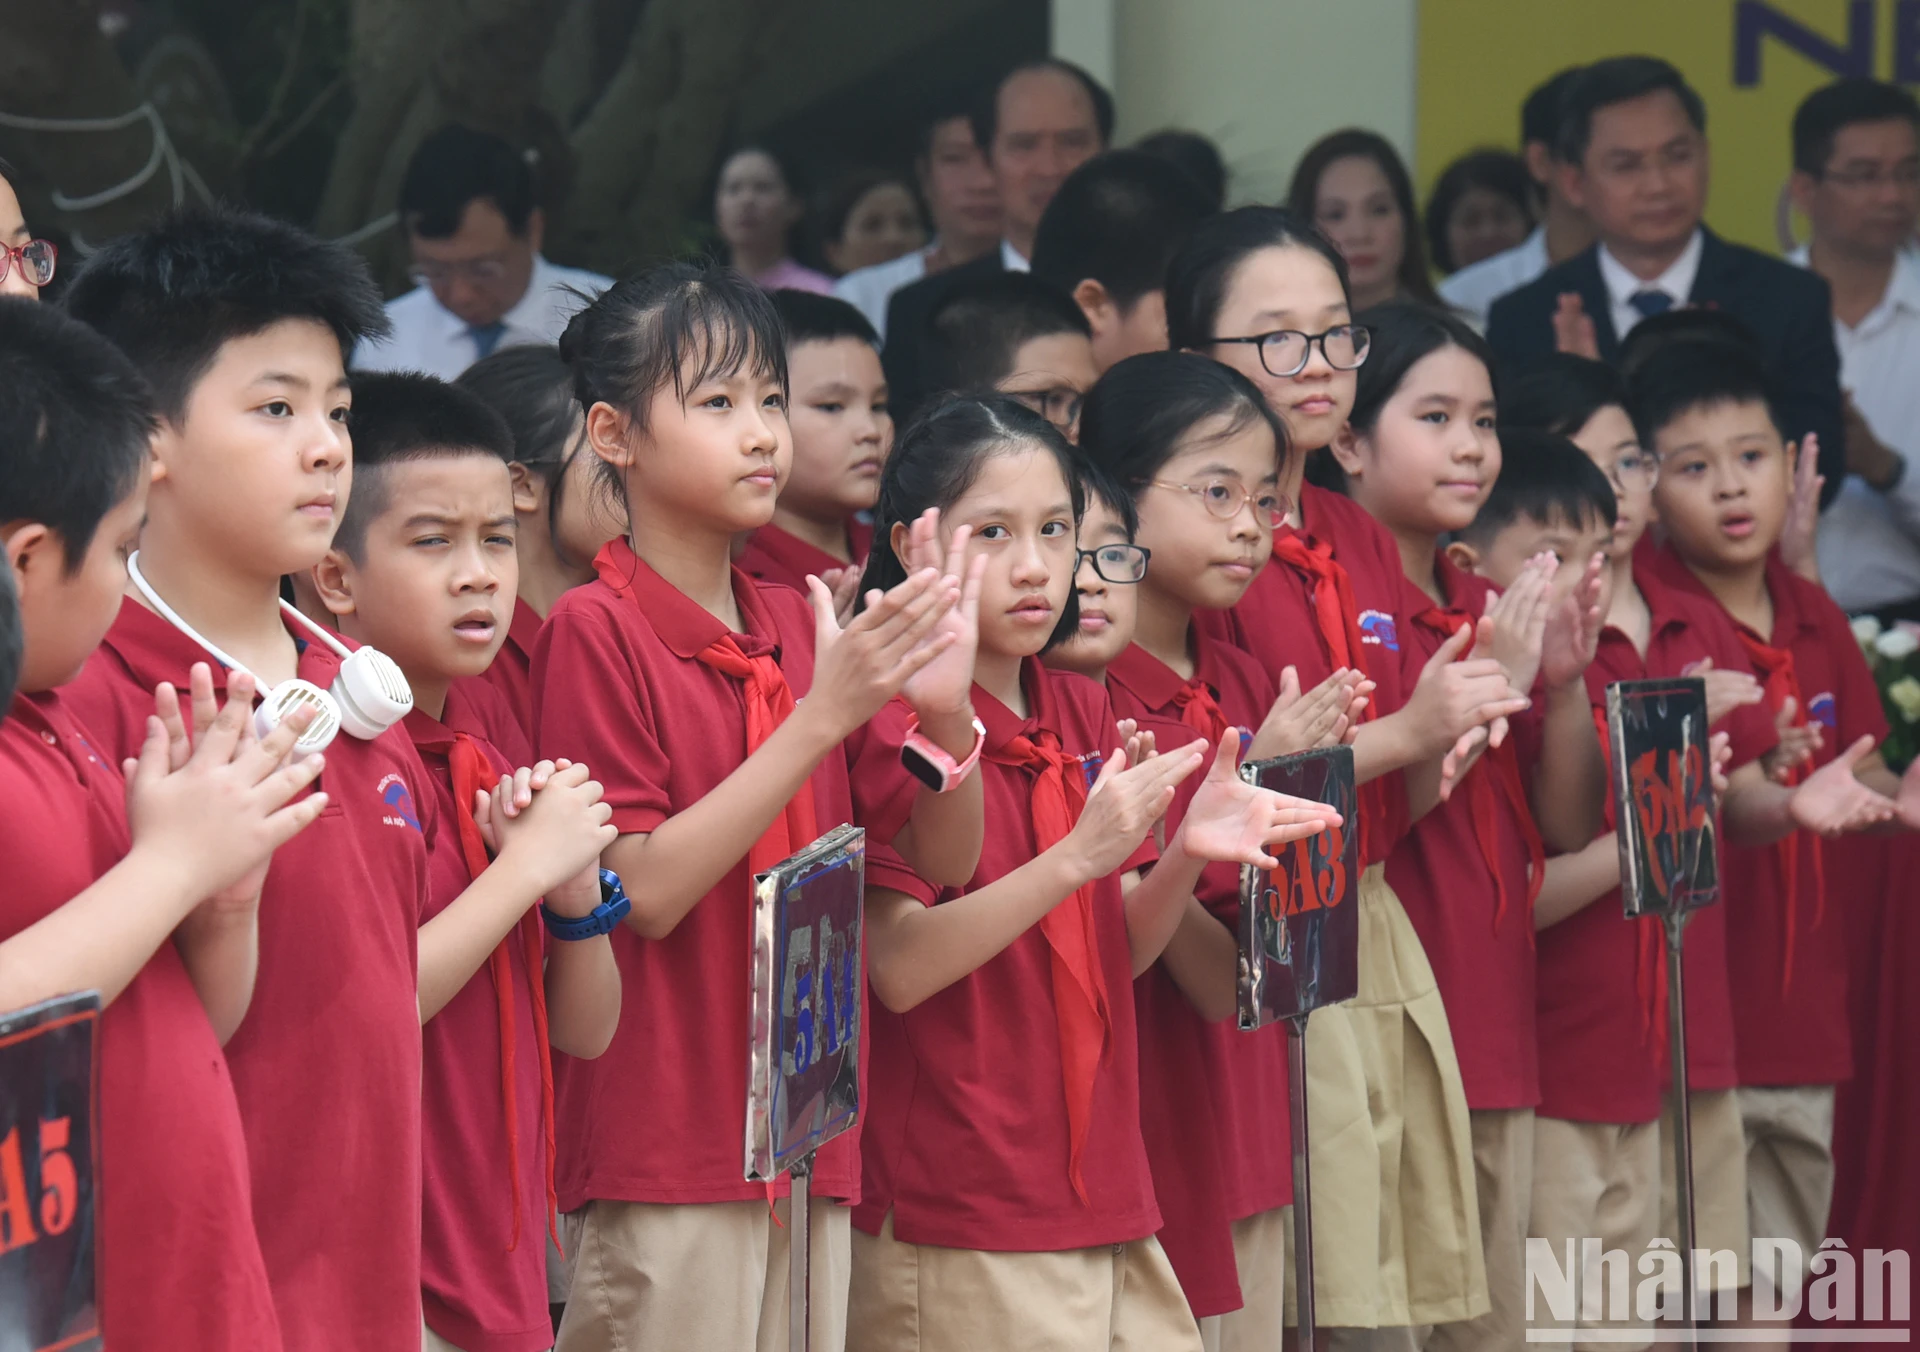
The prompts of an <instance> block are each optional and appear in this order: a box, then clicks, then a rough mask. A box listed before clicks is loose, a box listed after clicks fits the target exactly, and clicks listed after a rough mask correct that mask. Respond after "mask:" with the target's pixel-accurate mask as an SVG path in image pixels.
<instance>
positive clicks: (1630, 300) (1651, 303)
mask: <svg viewBox="0 0 1920 1352" xmlns="http://www.w3.org/2000/svg"><path fill="white" fill-rule="evenodd" d="M1627 304H1629V305H1631V306H1632V307H1633V308H1634V309H1636V310H1638V311H1639V312H1640V317H1641V318H1642V319H1652V318H1653V317H1654V316H1655V315H1663V314H1665V313H1666V312H1667V311H1669V310H1671V309H1672V308H1673V297H1672V296H1669V295H1668V294H1667V293H1666V292H1664V291H1636V292H1634V293H1633V294H1632V295H1631V296H1628V297H1627Z"/></svg>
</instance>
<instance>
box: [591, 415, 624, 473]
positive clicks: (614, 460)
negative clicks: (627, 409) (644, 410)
mask: <svg viewBox="0 0 1920 1352" xmlns="http://www.w3.org/2000/svg"><path fill="white" fill-rule="evenodd" d="M632 430H633V420H632V419H631V418H629V417H628V416H627V415H626V414H624V413H622V412H621V411H620V410H619V409H617V408H615V407H614V406H613V405H612V404H608V403H598V404H595V405H594V406H593V407H592V408H590V409H588V410H587V445H588V446H590V447H591V448H592V449H593V453H594V454H595V455H597V456H599V457H600V459H601V460H603V461H605V462H606V463H607V464H609V465H612V466H613V467H614V468H615V469H626V468H627V467H628V466H630V465H632V464H633V446H632V444H631V442H632V436H631V433H632Z"/></svg>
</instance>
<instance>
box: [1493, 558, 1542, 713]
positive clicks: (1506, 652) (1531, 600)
mask: <svg viewBox="0 0 1920 1352" xmlns="http://www.w3.org/2000/svg"><path fill="white" fill-rule="evenodd" d="M1557 567H1558V561H1557V560H1556V559H1555V558H1554V557H1553V555H1551V554H1536V555H1534V556H1533V557H1532V558H1530V559H1528V560H1527V562H1526V564H1525V566H1524V567H1522V568H1521V570H1520V575H1519V576H1518V577H1516V578H1514V580H1513V585H1512V586H1510V587H1508V588H1507V589H1506V590H1505V591H1503V592H1490V593H1488V595H1487V607H1486V618H1487V619H1489V620H1492V621H1493V632H1492V636H1491V639H1490V641H1489V642H1487V643H1484V644H1482V643H1475V644H1474V648H1473V655H1474V656H1475V657H1491V658H1493V659H1494V660H1496V661H1497V662H1499V663H1500V665H1501V666H1502V667H1504V668H1505V669H1506V673H1507V683H1508V684H1509V685H1511V686H1512V687H1513V690H1514V693H1515V694H1520V695H1524V694H1526V693H1527V692H1528V691H1530V690H1532V689H1533V683H1534V679H1535V678H1536V677H1537V676H1538V675H1539V674H1540V661H1541V644H1542V643H1543V642H1544V641H1545V638H1546V631H1547V614H1548V612H1549V611H1550V610H1551V609H1552V606H1553V574H1554V570H1555V569H1556V568H1557Z"/></svg>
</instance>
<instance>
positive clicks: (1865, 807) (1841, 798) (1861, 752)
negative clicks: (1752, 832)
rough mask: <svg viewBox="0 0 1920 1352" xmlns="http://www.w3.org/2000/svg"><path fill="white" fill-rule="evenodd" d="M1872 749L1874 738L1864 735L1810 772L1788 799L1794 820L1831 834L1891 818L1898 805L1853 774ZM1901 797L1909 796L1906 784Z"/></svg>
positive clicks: (1819, 833)
mask: <svg viewBox="0 0 1920 1352" xmlns="http://www.w3.org/2000/svg"><path fill="white" fill-rule="evenodd" d="M1872 750H1873V738H1872V737H1870V736H1868V737H1862V738H1861V739H1860V740H1859V741H1857V742H1855V743H1854V744H1853V745H1852V746H1850V747H1848V748H1847V749H1846V750H1845V751H1842V752H1841V753H1840V754H1839V755H1838V756H1835V757H1834V758H1833V759H1832V760H1830V761H1828V762H1827V763H1826V764H1825V765H1823V766H1821V767H1820V768H1819V769H1818V770H1815V771H1814V772H1813V773H1812V774H1810V775H1808V776H1807V777H1806V779H1805V780H1803V781H1802V782H1801V784H1800V787H1799V788H1797V789H1795V790H1794V791H1793V797H1792V798H1790V799H1789V800H1788V802H1787V807H1788V811H1789V812H1790V813H1791V814H1792V816H1793V820H1794V822H1795V823H1796V824H1797V825H1799V826H1801V827H1803V828H1804V829H1806V830H1808V831H1812V832H1814V833H1815V834H1817V835H1822V836H1828V837H1832V836H1839V835H1844V834H1846V833H1847V832H1849V831H1863V830H1865V829H1867V828H1868V827H1872V826H1879V825H1881V824H1882V823H1884V822H1889V821H1892V820H1893V818H1894V816H1895V814H1896V813H1897V812H1898V811H1899V810H1900V809H1899V805H1898V804H1896V803H1895V802H1894V800H1893V799H1891V798H1889V797H1887V796H1886V795H1885V794H1883V793H1876V792H1875V791H1874V790H1872V789H1870V788H1868V787H1867V786H1866V785H1865V784H1862V783H1861V782H1860V781H1859V780H1858V779H1856V778H1855V777H1854V767H1855V766H1857V765H1858V764H1859V763H1860V761H1861V760H1862V758H1864V757H1865V756H1866V755H1868V754H1869V753H1870V752H1871V751H1872ZM1901 797H1902V798H1905V797H1906V793H1905V786H1904V785H1902V792H1901Z"/></svg>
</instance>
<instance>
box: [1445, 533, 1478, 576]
mask: <svg viewBox="0 0 1920 1352" xmlns="http://www.w3.org/2000/svg"><path fill="white" fill-rule="evenodd" d="M1445 553H1446V556H1447V562H1448V563H1450V564H1452V565H1453V566H1454V567H1455V568H1458V569H1459V570H1460V571H1461V572H1463V573H1478V572H1479V571H1480V551H1479V550H1477V549H1475V548H1474V547H1473V546H1472V545H1470V544H1468V543H1467V542H1466V541H1465V540H1455V541H1453V542H1452V543H1451V544H1449V545H1448V546H1447V547H1446V550H1445Z"/></svg>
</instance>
